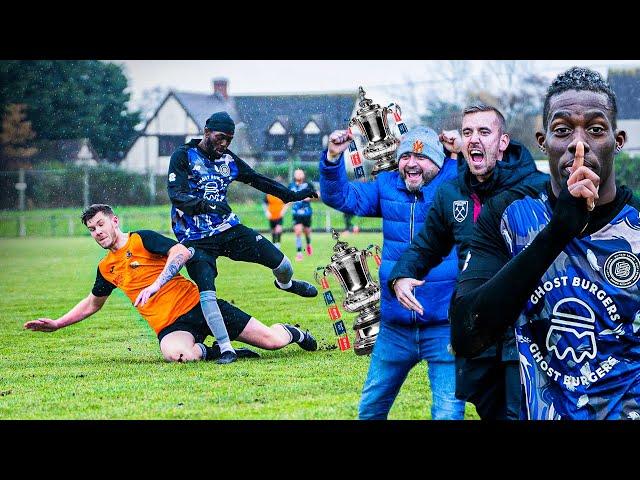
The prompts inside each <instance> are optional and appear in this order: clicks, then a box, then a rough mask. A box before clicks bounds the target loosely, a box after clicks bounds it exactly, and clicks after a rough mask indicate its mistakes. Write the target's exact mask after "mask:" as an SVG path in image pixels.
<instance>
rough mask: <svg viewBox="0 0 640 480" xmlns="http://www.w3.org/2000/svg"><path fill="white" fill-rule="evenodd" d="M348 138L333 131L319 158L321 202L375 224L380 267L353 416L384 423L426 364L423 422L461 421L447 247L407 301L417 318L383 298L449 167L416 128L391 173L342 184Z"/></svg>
mask: <svg viewBox="0 0 640 480" xmlns="http://www.w3.org/2000/svg"><path fill="white" fill-rule="evenodd" d="M351 140H352V136H351V134H350V133H349V132H348V131H345V130H337V131H335V132H333V133H332V134H331V136H330V137H329V146H328V149H327V150H325V151H324V152H323V153H322V156H321V158H320V191H321V194H322V200H323V201H324V202H325V203H326V204H327V205H329V206H330V207H333V208H335V209H337V210H340V211H341V212H344V213H349V214H354V215H358V216H361V217H382V219H383V222H382V234H383V241H384V243H383V247H382V264H381V265H380V287H381V289H382V295H381V301H380V311H381V320H380V331H379V333H378V338H377V340H376V343H375V346H374V348H373V352H372V354H371V363H370V365H369V372H368V374H367V379H366V380H365V383H364V387H363V389H362V397H361V399H360V406H359V411H358V417H359V418H360V419H386V418H387V415H388V413H389V410H390V409H391V405H392V404H393V402H394V400H395V398H396V396H397V395H398V392H399V390H400V387H401V386H402V384H403V382H404V380H405V378H406V377H407V374H408V373H409V371H410V370H411V368H413V367H414V366H415V365H416V364H417V363H418V362H420V361H421V360H426V361H427V362H428V366H429V368H428V371H429V380H430V383H431V392H432V395H433V402H432V407H431V418H432V419H434V420H437V419H440V420H459V419H462V418H464V402H463V401H460V400H457V399H456V398H455V365H454V357H453V355H452V353H450V345H449V341H450V330H449V328H450V327H449V322H448V320H447V314H448V308H449V302H450V300H451V295H452V293H453V289H454V287H455V282H456V276H457V263H456V251H455V248H454V249H453V250H452V251H451V253H450V254H449V255H448V256H447V257H446V258H445V259H444V261H443V262H442V263H441V264H440V265H439V266H438V267H436V268H434V269H432V270H431V271H430V272H429V274H428V275H427V276H426V277H425V284H424V285H422V286H420V287H417V288H416V291H415V295H416V297H417V298H419V299H420V302H421V303H422V304H423V305H425V308H424V312H423V314H418V313H416V312H413V311H409V310H407V309H405V308H403V307H402V306H401V305H400V303H399V302H398V300H396V299H395V298H394V297H393V296H392V295H391V293H390V291H389V287H388V285H387V278H388V276H389V273H390V272H391V269H392V268H393V265H394V263H395V261H396V260H397V259H398V258H400V255H401V254H402V252H403V251H404V250H406V249H407V247H408V246H409V245H410V244H411V242H412V240H413V237H414V236H415V235H417V233H418V232H419V231H420V229H421V228H422V224H423V223H424V221H425V218H426V216H427V212H428V210H429V207H430V206H431V203H432V202H433V199H434V197H435V193H436V190H437V189H438V187H439V186H440V185H441V184H442V183H444V182H446V181H447V180H450V179H452V178H455V176H456V169H457V165H456V161H455V160H453V159H451V158H445V154H444V149H443V146H442V144H441V143H440V142H439V140H438V135H437V134H436V132H434V131H433V130H432V129H430V128H426V127H416V128H414V129H413V130H411V131H409V132H408V133H406V134H405V135H404V136H403V137H402V140H401V143H400V146H399V147H398V150H397V151H396V155H397V159H398V165H399V168H398V170H397V171H393V172H382V173H380V174H379V175H378V176H377V177H376V178H375V180H373V181H371V182H366V183H362V182H349V181H348V178H347V174H346V171H345V166H344V158H343V156H344V155H343V152H344V151H345V150H346V149H347V147H348V146H349V142H350V141H351Z"/></svg>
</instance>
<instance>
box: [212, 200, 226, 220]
mask: <svg viewBox="0 0 640 480" xmlns="http://www.w3.org/2000/svg"><path fill="white" fill-rule="evenodd" d="M207 213H217V214H218V215H220V216H222V217H224V216H225V215H229V214H230V213H231V207H230V206H229V205H228V204H227V202H214V201H213V200H207Z"/></svg>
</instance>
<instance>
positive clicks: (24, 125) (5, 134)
mask: <svg viewBox="0 0 640 480" xmlns="http://www.w3.org/2000/svg"><path fill="white" fill-rule="evenodd" d="M26 108H27V106H26V105H25V104H23V103H11V104H9V105H7V106H6V107H5V113H4V115H3V117H2V133H0V143H2V152H1V153H2V161H1V168H2V169H7V168H15V167H23V166H25V165H28V163H29V162H28V160H29V159H30V158H31V157H33V156H34V155H35V154H36V153H38V149H37V148H35V147H33V146H32V144H31V140H33V139H34V138H35V136H36V133H35V132H34V131H33V130H32V128H31V122H30V121H28V120H27V114H26V113H25V110H26ZM25 162H26V164H25Z"/></svg>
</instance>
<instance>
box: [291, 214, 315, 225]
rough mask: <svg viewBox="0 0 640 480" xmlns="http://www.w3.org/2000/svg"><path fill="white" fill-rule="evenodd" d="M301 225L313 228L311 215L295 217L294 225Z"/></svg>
mask: <svg viewBox="0 0 640 480" xmlns="http://www.w3.org/2000/svg"><path fill="white" fill-rule="evenodd" d="M299 223H301V224H302V225H303V226H304V227H310V226H311V215H294V216H293V224H294V225H298V224H299Z"/></svg>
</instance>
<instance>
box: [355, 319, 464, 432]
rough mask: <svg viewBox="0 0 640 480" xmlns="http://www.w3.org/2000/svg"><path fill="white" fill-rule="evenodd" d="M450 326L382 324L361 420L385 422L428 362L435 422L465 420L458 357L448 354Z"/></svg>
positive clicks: (362, 407) (372, 358) (364, 397)
mask: <svg viewBox="0 0 640 480" xmlns="http://www.w3.org/2000/svg"><path fill="white" fill-rule="evenodd" d="M449 343H450V327H449V325H448V324H447V325H441V326H429V327H424V326H415V325H412V326H402V325H396V324H390V323H385V322H380V332H379V333H378V338H377V340H376V343H375V346H374V348H373V352H372V353H371V363H370V364H369V372H368V374H367V379H366V380H365V382H364V386H363V387H362V396H361V398H360V407H359V410H358V418H359V419H360V420H373V419H381V420H384V419H386V418H387V415H388V414H389V410H391V405H393V402H394V400H395V399H396V396H397V395H398V392H399V391H400V387H401V386H402V384H403V383H404V381H405V379H406V378H407V374H408V373H409V371H410V370H411V369H412V368H413V367H414V366H415V365H416V364H417V363H418V362H420V361H421V360H426V361H427V362H428V372H429V381H430V383H431V393H432V397H433V401H432V404H431V418H432V419H433V420H462V419H464V403H465V402H464V401H462V400H457V399H456V397H455V390H456V378H455V377H456V375H455V363H454V357H453V355H452V354H451V353H449V351H448V348H447V347H448V345H449Z"/></svg>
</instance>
